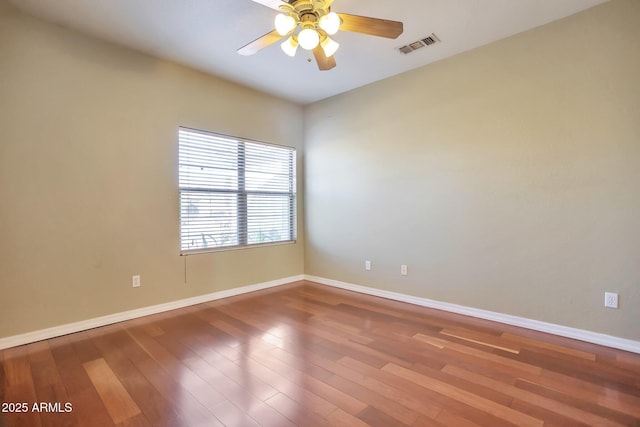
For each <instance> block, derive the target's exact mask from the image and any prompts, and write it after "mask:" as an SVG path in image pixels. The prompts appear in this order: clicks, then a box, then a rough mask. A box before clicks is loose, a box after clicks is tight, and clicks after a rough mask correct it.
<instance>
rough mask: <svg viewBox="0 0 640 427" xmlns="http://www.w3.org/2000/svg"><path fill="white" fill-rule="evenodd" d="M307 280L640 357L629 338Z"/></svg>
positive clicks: (313, 278) (323, 280)
mask: <svg viewBox="0 0 640 427" xmlns="http://www.w3.org/2000/svg"><path fill="white" fill-rule="evenodd" d="M304 280H308V281H310V282H316V283H320V284H323V285H328V286H333V287H336V288H340V289H345V290H348V291H354V292H359V293H362V294H367V295H373V296H377V297H382V298H387V299H391V300H395V301H402V302H406V303H409V304H414V305H419V306H423V307H429V308H435V309H438V310H443V311H448V312H452V313H458V314H464V315H466V316H471V317H477V318H480V319H486V320H493V321H494V322H500V323H505V324H507V325H513V326H519V327H522V328H526V329H532V330H535V331H540V332H547V333H549V334H554V335H559V336H562V337H566V338H573V339H576V340H580V341H586V342H589V343H592V344H599V345H604V346H607V347H612V348H617V349H620V350H626V351H631V352H633V353H638V354H640V341H634V340H630V339H626V338H619V337H614V336H611V335H606V334H601V333H598V332H591V331H586V330H583V329H576V328H571V327H568V326H562V325H556V324H554V323H547V322H541V321H539V320H533V319H527V318H526V317H518V316H512V315H510V314H502V313H497V312H494V311H488V310H482V309H478V308H472V307H466V306H463V305H458V304H451V303H448V302H441V301H435V300H431V299H427V298H421V297H415V296H412V295H406V294H401V293H398V292H391V291H385V290H381V289H375V288H370V287H367V286H361V285H354V284H352V283H345V282H341V281H338V280H333V279H326V278H324V277H317V276H310V275H306V274H305V275H304Z"/></svg>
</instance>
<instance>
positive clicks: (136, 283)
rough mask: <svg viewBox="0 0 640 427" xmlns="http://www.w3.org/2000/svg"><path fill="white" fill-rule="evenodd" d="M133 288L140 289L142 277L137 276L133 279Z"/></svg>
mask: <svg viewBox="0 0 640 427" xmlns="http://www.w3.org/2000/svg"><path fill="white" fill-rule="evenodd" d="M131 286H133V287H134V288H139V287H140V275H139V274H136V275H135V276H132V277H131Z"/></svg>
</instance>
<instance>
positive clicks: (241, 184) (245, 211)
mask: <svg viewBox="0 0 640 427" xmlns="http://www.w3.org/2000/svg"><path fill="white" fill-rule="evenodd" d="M182 130H184V131H186V132H191V133H197V134H201V135H204V136H211V137H213V138H219V139H222V140H227V141H229V142H235V143H237V150H236V154H237V189H236V190H229V189H203V188H195V187H188V186H183V185H182V183H181V174H180V166H181V162H180V158H181V156H180V147H181V137H180V131H182ZM177 139H178V156H177V157H178V171H177V172H178V207H179V247H180V255H181V256H187V255H197V254H203V253H209V252H222V251H232V250H240V249H250V248H256V247H264V246H276V245H289V244H294V243H296V242H297V150H296V148H295V147H290V146H286V145H280V144H273V143H268V142H263V141H257V140H252V139H247V138H242V137H237V136H232V135H227V134H221V133H217V132H211V131H206V130H202V129H195V128H190V127H186V126H179V128H178V138H177ZM247 144H253V145H255V146H266V147H274V148H280V149H282V150H286V151H288V156H289V167H288V171H289V177H288V183H289V191H275V190H274V191H263V190H247V189H246V185H245V184H246V162H247V160H246V151H247V150H246V147H247ZM183 192H198V193H204V194H212V195H220V194H236V195H237V209H236V221H237V225H238V226H237V230H236V233H237V242H238V243H237V244H233V245H227V246H215V247H204V248H203V247H200V248H195V249H183V218H184V217H183V206H182V204H183V202H182V200H183V197H182V195H183ZM252 195H254V196H287V197H288V205H289V208H288V212H289V218H288V220H289V225H288V239H285V240H277V241H271V242H259V243H249V222H250V218H249V208H248V199H249V197H250V196H252Z"/></svg>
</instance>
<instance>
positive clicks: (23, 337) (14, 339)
mask: <svg viewBox="0 0 640 427" xmlns="http://www.w3.org/2000/svg"><path fill="white" fill-rule="evenodd" d="M303 279H304V276H303V275H299V276H292V277H286V278H284V279H277V280H272V281H269V282H263V283H257V284H254V285H248V286H242V287H240V288H233V289H227V290H224V291H218V292H213V293H211V294H206V295H199V296H197V297H192V298H186V299H181V300H178V301H171V302H167V303H164V304H158V305H152V306H150V307H143V308H138V309H135V310H129V311H123V312H120V313H115V314H109V315H107V316H101V317H95V318H93V319H87V320H81V321H79V322H74V323H67V324H65V325H59V326H54V327H52V328H47V329H42V330H39V331H33V332H27V333H25V334H20V335H14V336H10V337H6V338H0V350H3V349H5V348H10V347H16V346H19V345H23V344H29V343H32V342H36V341H41V340H46V339H49V338H54V337H59V336H62V335H67V334H72V333H74V332H79V331H86V330H87V329H93V328H97V327H99V326H106V325H110V324H112V323H118V322H123V321H125V320H131V319H136V318H138V317H143V316H148V315H150V314H156V313H162V312H165V311H170V310H175V309H177V308H183V307H188V306H190V305H196V304H202V303H204V302H209V301H214V300H218V299H222V298H228V297H232V296H236V295H242V294H246V293H249V292H255V291H259V290H262V289H268V288H273V287H276V286H281V285H286V284H289V283H292V282H297V281H300V280H303Z"/></svg>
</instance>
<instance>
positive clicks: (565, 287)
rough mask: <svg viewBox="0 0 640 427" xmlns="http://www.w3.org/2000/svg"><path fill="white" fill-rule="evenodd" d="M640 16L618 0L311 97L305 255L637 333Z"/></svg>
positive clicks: (367, 275) (340, 271) (558, 319)
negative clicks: (615, 304) (368, 265)
mask: <svg viewBox="0 0 640 427" xmlns="http://www.w3.org/2000/svg"><path fill="white" fill-rule="evenodd" d="M638 23H640V2H638V1H637V0H614V1H612V2H611V3H607V4H604V5H602V6H599V7H596V8H594V9H591V10H588V11H585V12H584V13H581V14H579V15H576V16H573V17H569V18H567V19H564V20H561V21H558V22H555V23H552V24H549V25H546V26H544V27H541V28H538V29H535V30H532V31H529V32H526V33H522V34H519V35H517V36H515V37H512V38H509V39H506V40H503V41H500V42H498V43H494V44H492V45H489V46H486V47H482V48H480V49H477V50H474V51H472V52H468V53H464V54H461V55H458V56H456V57H453V58H451V59H448V60H445V61H442V62H438V63H435V64H432V65H430V66H427V67H424V68H422V69H418V70H415V71H412V72H409V73H406V74H403V75H401V76H397V77H394V78H391V79H388V80H385V81H382V82H379V83H376V84H372V85H370V86H367V87H364V88H361V89H359V90H355V91H352V92H349V93H346V94H343V95H340V96H336V97H333V98H331V99H328V100H325V101H321V102H318V103H316V104H314V105H311V106H310V107H307V108H306V110H305V181H306V188H305V191H306V193H305V197H306V208H305V210H306V212H307V216H306V219H307V222H306V228H307V235H306V237H307V240H306V246H305V272H306V273H307V274H311V275H317V276H321V277H326V278H331V279H336V280H341V281H346V282H350V283H355V284H362V285H369V286H373V287H377V288H381V289H387V290H391V291H396V292H402V293H406V294H411V295H416V296H420V297H426V298H431V299H435V300H440V301H446V302H452V303H457V304H462V305H466V306H471V307H476V308H481V309H487V310H492V311H497V312H501V313H507V314H513V315H518V316H524V317H527V318H532V319H538V320H542V321H546V322H552V323H557V324H561V325H566V326H571V327H576V328H581V329H587V330H591V331H596V332H603V333H607V334H611V335H615V336H620V337H625V338H630V339H636V340H638V339H640V310H639V309H638V307H640V25H638ZM444 42H445V43H446V40H445V41H444ZM416 54H420V53H416ZM399 60H401V59H399ZM365 259H369V260H371V261H372V263H373V269H372V270H371V271H365V270H364V260H365ZM400 264H408V266H409V275H408V276H406V277H401V276H400V274H399V272H400ZM605 290H612V291H617V292H619V293H620V304H621V305H620V309H619V310H611V309H605V308H604V307H603V299H604V291H605Z"/></svg>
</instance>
